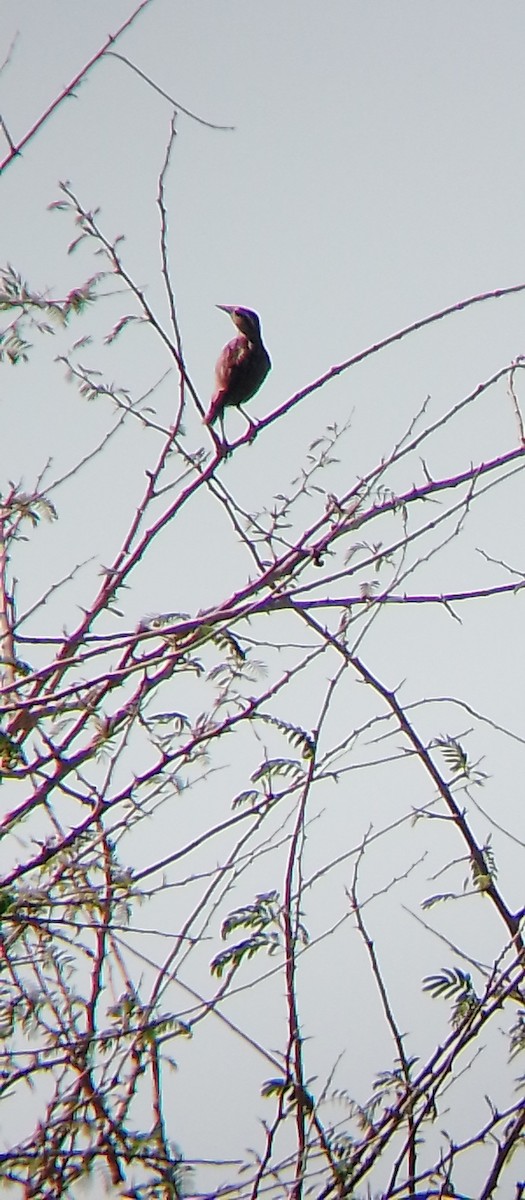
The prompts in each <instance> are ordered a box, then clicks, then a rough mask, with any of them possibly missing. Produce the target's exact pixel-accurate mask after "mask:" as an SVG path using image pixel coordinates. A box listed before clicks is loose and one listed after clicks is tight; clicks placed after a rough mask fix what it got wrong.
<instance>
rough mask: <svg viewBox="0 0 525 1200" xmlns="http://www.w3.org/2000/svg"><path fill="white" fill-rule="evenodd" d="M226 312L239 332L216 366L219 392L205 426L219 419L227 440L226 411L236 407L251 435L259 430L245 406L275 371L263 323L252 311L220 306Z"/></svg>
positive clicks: (213, 400)
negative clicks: (269, 373) (266, 345)
mask: <svg viewBox="0 0 525 1200" xmlns="http://www.w3.org/2000/svg"><path fill="white" fill-rule="evenodd" d="M217 308H220V309H221V311H222V312H225V313H228V315H229V316H230V317H231V319H232V321H233V324H234V325H235V327H236V328H237V329H238V330H239V335H238V337H235V338H233V339H232V341H231V342H228V343H227V345H226V346H225V347H224V349H223V350H221V353H220V355H219V357H218V359H217V363H216V366H215V392H214V393H213V396H212V398H211V401H210V407H209V409H208V412H207V413H206V416H205V418H204V422H205V424H206V425H208V426H212V425H213V423H214V422H215V421H216V420H217V419H219V421H220V425H221V430H222V436H223V439H224V441H225V437H224V420H223V419H224V410H225V408H228V407H229V406H230V405H232V406H233V407H234V408H240V409H241V412H242V413H243V416H244V417H245V418H246V420H247V422H248V425H249V427H250V431H254V430H255V429H256V428H257V426H256V425H255V423H254V422H253V421H252V420H251V419H250V417H248V416H247V414H246V413H245V412H244V411H243V408H242V406H243V404H246V401H247V400H251V398H252V396H255V393H256V392H258V391H259V388H260V386H261V384H262V383H264V380H265V379H266V376H267V374H268V371H269V370H270V368H271V365H272V364H271V360H270V356H269V354H268V351H267V349H266V347H265V346H264V344H263V340H262V335H261V323H260V320H259V317H258V315H257V313H256V312H253V311H252V309H251V308H239V307H237V306H236V305H233V304H218V305H217Z"/></svg>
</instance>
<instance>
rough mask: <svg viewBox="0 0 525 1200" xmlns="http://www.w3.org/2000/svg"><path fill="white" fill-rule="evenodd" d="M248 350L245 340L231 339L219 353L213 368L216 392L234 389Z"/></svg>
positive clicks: (239, 338) (240, 338)
mask: <svg viewBox="0 0 525 1200" xmlns="http://www.w3.org/2000/svg"><path fill="white" fill-rule="evenodd" d="M249 351H250V348H249V345H248V342H247V341H246V339H245V338H242V337H238V338H233V340H232V341H231V342H228V344H227V345H226V346H225V347H224V350H222V351H221V353H220V355H219V358H218V361H217V365H216V367H215V383H216V386H217V391H222V390H223V389H224V388H227V389H228V391H229V390H230V389H231V390H232V391H233V390H234V389H235V386H236V383H237V379H238V377H239V374H240V372H241V371H242V368H243V365H244V362H245V360H246V357H247V355H248V354H249Z"/></svg>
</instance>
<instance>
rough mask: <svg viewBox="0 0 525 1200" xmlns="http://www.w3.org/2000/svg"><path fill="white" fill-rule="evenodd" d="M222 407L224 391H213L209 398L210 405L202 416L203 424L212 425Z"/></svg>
mask: <svg viewBox="0 0 525 1200" xmlns="http://www.w3.org/2000/svg"><path fill="white" fill-rule="evenodd" d="M223 408H224V392H222V391H219V392H215V395H214V396H212V398H211V401H210V407H209V409H208V411H207V413H206V416H205V418H204V424H205V425H213V423H214V421H216V420H217V417H220V415H221V413H222V410H223Z"/></svg>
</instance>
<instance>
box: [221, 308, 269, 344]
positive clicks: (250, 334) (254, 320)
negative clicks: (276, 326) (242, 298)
mask: <svg viewBox="0 0 525 1200" xmlns="http://www.w3.org/2000/svg"><path fill="white" fill-rule="evenodd" d="M217 308H220V309H221V311H222V312H225V313H228V314H229V316H230V317H231V319H232V321H233V324H234V325H236V326H237V329H238V330H239V332H240V333H243V334H244V336H245V337H247V338H248V339H249V341H250V342H259V341H260V340H261V323H260V321H259V318H258V316H257V313H256V312H253V311H252V309H251V308H239V307H238V306H237V305H236V304H217Z"/></svg>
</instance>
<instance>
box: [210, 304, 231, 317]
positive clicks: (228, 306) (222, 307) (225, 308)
mask: <svg viewBox="0 0 525 1200" xmlns="http://www.w3.org/2000/svg"><path fill="white" fill-rule="evenodd" d="M215 308H220V310H221V312H225V313H228V314H229V315H230V316H231V314H232V312H235V305H234V304H216V305H215Z"/></svg>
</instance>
